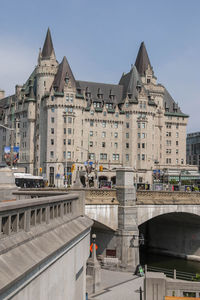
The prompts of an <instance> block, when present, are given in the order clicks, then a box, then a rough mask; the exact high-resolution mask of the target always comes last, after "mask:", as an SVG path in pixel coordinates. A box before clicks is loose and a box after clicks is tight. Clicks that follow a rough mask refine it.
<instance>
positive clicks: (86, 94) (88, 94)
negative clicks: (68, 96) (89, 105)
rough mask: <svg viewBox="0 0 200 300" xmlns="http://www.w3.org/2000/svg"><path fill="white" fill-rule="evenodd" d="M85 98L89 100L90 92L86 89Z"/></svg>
mask: <svg viewBox="0 0 200 300" xmlns="http://www.w3.org/2000/svg"><path fill="white" fill-rule="evenodd" d="M85 96H86V98H91V92H90V90H89V88H88V87H86V90H85Z"/></svg>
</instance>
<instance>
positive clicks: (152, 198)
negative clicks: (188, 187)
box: [136, 191, 200, 205]
mask: <svg viewBox="0 0 200 300" xmlns="http://www.w3.org/2000/svg"><path fill="white" fill-rule="evenodd" d="M136 203H137V204H139V205H141V204H143V205H148V204H149V205H155V204H158V205H162V204H163V205H167V204H170V205H171V204H176V205H178V204H180V205H181V204H187V205H189V204H193V205H200V193H199V192H169V191H167V192H166V191H137V202H136Z"/></svg>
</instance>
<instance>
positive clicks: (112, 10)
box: [0, 0, 200, 132]
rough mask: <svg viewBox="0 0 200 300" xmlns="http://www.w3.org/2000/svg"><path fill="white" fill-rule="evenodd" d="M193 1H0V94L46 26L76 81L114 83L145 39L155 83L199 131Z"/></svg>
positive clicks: (21, 72)
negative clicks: (168, 95) (168, 93)
mask: <svg viewBox="0 0 200 300" xmlns="http://www.w3.org/2000/svg"><path fill="white" fill-rule="evenodd" d="M199 15H200V1H199V0H192V1H186V0H167V1H164V0H155V1H154V0H152V1H149V0H144V1H141V0H140V1H139V0H137V1H135V0H123V1H122V0H120V1H118V0H99V1H97V0H57V1H55V0H54V1H52V0H48V1H46V0H40V1H39V0H34V1H29V0H18V1H16V0H1V18H0V89H4V90H5V91H6V94H7V95H9V94H11V93H13V92H14V88H15V84H22V83H24V82H25V81H26V79H27V76H28V75H29V74H30V73H31V72H32V70H33V68H34V66H35V65H36V63H37V56H38V50H39V47H42V46H43V42H44V39H45V35H46V31H47V28H48V26H49V27H50V29H51V33H52V39H53V43H54V48H55V51H56V56H57V59H58V60H59V61H61V59H62V57H63V56H64V55H66V57H67V59H68V61H69V63H70V65H71V68H72V71H73V73H74V76H75V78H76V79H81V80H90V81H97V82H107V83H118V81H119V79H120V77H121V74H122V73H123V72H128V71H129V69H130V66H131V64H132V63H134V62H135V59H136V55H137V52H138V49H139V46H140V43H141V42H142V41H144V42H145V44H146V48H147V51H148V54H149V57H150V61H151V64H152V66H153V68H154V72H155V75H156V76H157V78H158V82H161V83H162V84H164V85H165V86H166V88H167V89H168V90H169V92H170V93H171V95H172V96H173V98H174V99H175V101H176V102H178V104H179V105H180V107H181V109H182V111H183V112H184V113H187V114H189V115H190V119H189V125H188V132H193V131H200V124H199V122H198V121H199V111H200V106H199V102H200V100H199V98H200V95H199V94H200V93H199V85H200V84H199V83H200V80H199V78H200V76H199V71H200V18H199Z"/></svg>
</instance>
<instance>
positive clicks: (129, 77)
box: [119, 66, 142, 102]
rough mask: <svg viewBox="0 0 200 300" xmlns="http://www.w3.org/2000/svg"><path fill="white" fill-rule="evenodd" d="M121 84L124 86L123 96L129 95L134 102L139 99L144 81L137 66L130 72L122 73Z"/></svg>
mask: <svg viewBox="0 0 200 300" xmlns="http://www.w3.org/2000/svg"><path fill="white" fill-rule="evenodd" d="M119 84H120V85H123V86H124V88H123V98H126V97H127V96H128V98H129V99H130V100H132V101H133V102H134V101H136V102H137V101H138V93H139V91H140V89H141V86H142V81H141V78H140V75H139V74H138V71H137V69H136V67H135V66H132V68H131V70H130V72H129V73H127V74H123V75H122V77H121V79H120V81H119Z"/></svg>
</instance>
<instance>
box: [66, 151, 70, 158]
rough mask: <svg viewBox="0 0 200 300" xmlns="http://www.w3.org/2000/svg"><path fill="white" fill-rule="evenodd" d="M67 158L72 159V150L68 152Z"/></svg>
mask: <svg viewBox="0 0 200 300" xmlns="http://www.w3.org/2000/svg"><path fill="white" fill-rule="evenodd" d="M67 158H68V159H70V158H71V151H68V152H67Z"/></svg>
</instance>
